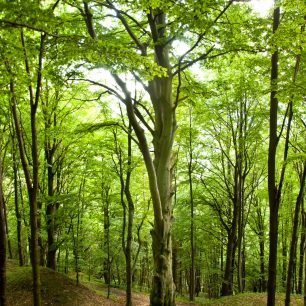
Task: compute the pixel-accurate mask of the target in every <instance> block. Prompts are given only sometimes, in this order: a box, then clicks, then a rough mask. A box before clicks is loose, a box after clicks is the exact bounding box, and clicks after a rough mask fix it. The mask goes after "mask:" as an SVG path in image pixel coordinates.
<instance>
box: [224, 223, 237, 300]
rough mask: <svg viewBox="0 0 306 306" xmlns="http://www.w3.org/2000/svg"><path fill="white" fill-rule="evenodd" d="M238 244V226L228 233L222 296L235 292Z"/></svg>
mask: <svg viewBox="0 0 306 306" xmlns="http://www.w3.org/2000/svg"><path fill="white" fill-rule="evenodd" d="M236 246H237V237H236V226H234V228H232V229H231V230H230V232H229V234H228V241H227V246H226V262H225V270H224V277H223V282H222V288H221V296H227V295H232V294H233V277H234V260H235V253H236Z"/></svg>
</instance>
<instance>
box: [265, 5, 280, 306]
mask: <svg viewBox="0 0 306 306" xmlns="http://www.w3.org/2000/svg"><path fill="white" fill-rule="evenodd" d="M279 21H280V8H279V7H276V8H275V9H274V15H273V33H275V32H276V30H277V29H278V26H279ZM271 67H272V68H271V86H272V91H271V96H270V135H269V153H268V194H269V207H270V218H269V237H270V241H269V277H268V285H267V290H268V297H267V304H268V305H269V306H274V305H275V291H276V272H277V240H278V210H279V203H280V195H279V194H278V193H279V192H280V190H278V189H277V186H276V178H275V174H276V171H275V167H276V161H275V158H276V149H277V144H278V136H277V111H278V110H277V108H278V99H277V96H276V94H277V88H276V82H277V79H278V50H277V49H276V50H275V51H274V53H273V54H272V58H271Z"/></svg>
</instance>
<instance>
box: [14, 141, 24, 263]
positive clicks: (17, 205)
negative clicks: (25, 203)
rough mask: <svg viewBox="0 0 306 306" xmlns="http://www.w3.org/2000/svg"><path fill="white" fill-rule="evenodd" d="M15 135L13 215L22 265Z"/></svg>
mask: <svg viewBox="0 0 306 306" xmlns="http://www.w3.org/2000/svg"><path fill="white" fill-rule="evenodd" d="M14 137H15V135H12V142H13V150H12V156H13V172H14V203H15V216H16V221H17V246H18V259H19V265H20V266H23V265H24V258H23V249H22V232H21V231H22V217H21V213H20V209H19V194H18V165H17V160H16V145H15V139H14Z"/></svg>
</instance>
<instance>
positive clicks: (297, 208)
mask: <svg viewBox="0 0 306 306" xmlns="http://www.w3.org/2000/svg"><path fill="white" fill-rule="evenodd" d="M305 178H306V162H305V165H304V169H303V173H302V175H301V177H300V192H299V194H298V196H297V199H296V203H295V211H294V218H293V229H292V238H291V244H290V255H289V264H288V274H287V287H286V299H285V306H289V305H290V294H291V288H292V276H293V267H294V263H295V259H296V246H297V240H298V235H297V234H298V233H297V232H298V225H299V215H300V208H301V205H302V201H303V197H304V188H305Z"/></svg>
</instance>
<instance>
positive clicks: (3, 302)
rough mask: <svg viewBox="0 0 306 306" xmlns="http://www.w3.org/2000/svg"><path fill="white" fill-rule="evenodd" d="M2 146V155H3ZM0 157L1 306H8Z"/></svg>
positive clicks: (0, 157)
mask: <svg viewBox="0 0 306 306" xmlns="http://www.w3.org/2000/svg"><path fill="white" fill-rule="evenodd" d="M1 149H2V148H1V146H0V153H1ZM2 162H3V160H2V156H0V306H5V305H6V243H7V241H6V226H5V216H4V194H3V184H2V183H3V164H2Z"/></svg>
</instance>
